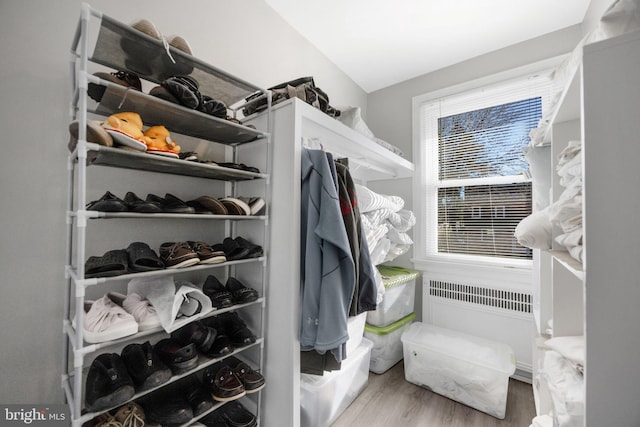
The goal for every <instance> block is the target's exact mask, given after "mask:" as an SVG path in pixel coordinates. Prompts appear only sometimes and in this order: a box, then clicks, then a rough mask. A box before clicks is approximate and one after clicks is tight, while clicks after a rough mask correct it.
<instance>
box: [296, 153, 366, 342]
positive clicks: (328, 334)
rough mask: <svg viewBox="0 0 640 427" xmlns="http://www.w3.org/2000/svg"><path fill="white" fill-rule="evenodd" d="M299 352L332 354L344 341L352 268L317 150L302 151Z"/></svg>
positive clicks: (332, 177) (331, 172)
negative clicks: (314, 351) (330, 352)
mask: <svg viewBox="0 0 640 427" xmlns="http://www.w3.org/2000/svg"><path fill="white" fill-rule="evenodd" d="M301 174H302V192H301V195H302V199H301V205H302V206H301V239H302V242H301V243H302V244H301V260H302V265H301V276H302V277H301V289H300V294H301V307H300V308H301V330H300V345H301V349H302V350H310V349H315V350H317V351H319V352H324V351H327V350H335V349H337V348H338V347H340V346H341V345H342V344H344V343H345V342H346V341H347V339H348V331H347V318H348V314H349V308H350V305H351V301H352V298H353V292H354V289H355V264H354V262H353V257H352V255H351V247H350V245H349V240H348V237H347V234H346V231H345V228H344V222H343V219H342V213H341V211H340V202H339V198H338V190H337V181H336V172H335V165H334V163H333V159H332V158H331V155H330V154H328V153H325V152H324V151H321V150H308V149H303V150H302V171H301Z"/></svg>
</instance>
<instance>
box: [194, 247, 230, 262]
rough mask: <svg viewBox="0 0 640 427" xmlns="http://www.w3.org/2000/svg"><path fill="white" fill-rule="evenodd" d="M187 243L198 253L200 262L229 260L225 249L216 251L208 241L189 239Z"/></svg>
mask: <svg viewBox="0 0 640 427" xmlns="http://www.w3.org/2000/svg"><path fill="white" fill-rule="evenodd" d="M187 244H188V245H189V246H190V247H191V249H193V251H194V252H195V253H196V254H197V255H198V258H199V259H200V264H220V263H223V262H225V261H226V260H227V258H226V257H225V255H224V251H214V250H213V248H212V247H211V245H209V244H208V243H205V242H193V241H188V242H187Z"/></svg>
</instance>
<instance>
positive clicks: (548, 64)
mask: <svg viewBox="0 0 640 427" xmlns="http://www.w3.org/2000/svg"><path fill="white" fill-rule="evenodd" d="M562 59H563V57H557V58H552V59H549V60H546V61H541V62H537V63H535V64H531V65H529V66H525V67H521V68H518V69H514V70H509V71H506V72H502V73H499V74H495V75H492V76H488V77H484V78H481V79H477V80H474V81H471V82H468V83H464V84H460V85H456V86H452V87H449V88H445V89H441V90H437V91H433V92H429V93H426V94H423V95H419V96H416V97H414V98H413V100H412V113H413V161H414V164H415V167H416V168H415V172H414V178H413V184H414V185H413V189H414V194H413V200H414V211H415V213H416V217H417V219H418V221H417V223H416V227H415V229H414V242H415V244H414V259H413V262H414V265H415V266H416V268H419V269H422V270H430V269H433V268H434V267H435V265H434V263H438V264H440V265H442V266H445V265H449V266H455V265H461V264H464V265H467V266H469V267H476V268H478V269H483V270H484V269H487V268H489V269H492V270H493V269H494V268H499V269H504V268H508V269H510V271H512V272H514V273H515V272H516V270H520V271H522V272H525V271H531V269H532V264H533V262H532V261H533V260H525V259H507V258H497V257H490V256H486V257H484V256H477V255H473V256H470V255H464V254H448V253H438V252H437V226H434V224H437V221H438V217H437V205H436V203H434V202H433V201H435V199H436V194H437V186H436V185H435V182H436V181H437V179H438V178H437V170H433V169H434V168H433V167H432V164H431V159H432V158H436V159H437V149H438V148H437V143H436V144H433V143H432V144H425V143H424V141H425V139H426V138H427V136H426V133H427V132H426V131H425V126H423V123H422V117H423V112H422V110H423V108H424V107H425V105H429V104H433V103H436V102H438V100H440V99H442V98H446V97H451V96H456V95H464V96H465V97H467V96H468V97H469V98H467V99H472V98H473V95H474V94H475V95H476V96H477V95H482V94H483V92H485V93H486V91H490V90H494V89H496V88H500V87H505V88H508V87H509V85H514V84H515V85H516V86H517V84H518V83H517V82H519V81H523V79H535V78H542V79H549V78H550V76H551V74H552V71H551V70H552V69H553V68H554V67H555V66H557V65H558V64H559V63H560V61H561V60H562ZM498 90H500V89H498ZM507 92H508V91H507ZM516 98H518V97H516ZM516 98H513V99H510V98H509V96H508V94H505V96H504V98H501V100H500V102H501V103H508V102H512V101H517V100H520V99H522V97H521V95H519V98H518V99H516ZM502 101H504V102H502ZM542 102H543V114H544V111H545V109H546V108H548V105H546V104H547V103H548V102H550V99H548V97H544V98H543V101H542ZM465 105H466V107H467V108H465V109H464V110H460V111H459V112H458V113H462V112H464V111H471V110H473V109H474V108H469V107H470V106H472V105H473V101H471V102H470V103H466V104H465ZM477 106H478V107H477V108H478V109H479V108H484V107H487V106H488V105H486V104H483V103H482V102H481V101H479V102H478V103H477ZM450 114H456V113H452V112H447V114H443V115H445V116H446V115H450ZM435 134H436V135H437V131H436V133H435ZM433 150H436V153H435V154H436V155H435V157H432V156H433V155H434V152H433ZM436 169H437V168H436ZM524 180H525V178H522V179H518V178H516V179H515V180H514V179H513V178H507V179H503V178H501V177H497V178H494V179H493V181H495V182H484V183H486V184H502V183H513V182H522V181H524ZM491 214H493V212H491Z"/></svg>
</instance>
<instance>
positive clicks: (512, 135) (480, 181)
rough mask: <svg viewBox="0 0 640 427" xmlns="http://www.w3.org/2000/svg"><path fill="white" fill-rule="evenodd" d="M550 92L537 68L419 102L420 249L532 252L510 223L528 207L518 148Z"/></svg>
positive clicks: (506, 254)
mask: <svg viewBox="0 0 640 427" xmlns="http://www.w3.org/2000/svg"><path fill="white" fill-rule="evenodd" d="M549 92H550V79H549V77H548V74H537V75H535V76H528V77H526V78H521V79H517V80H513V81H509V82H506V83H501V84H498V85H493V86H490V87H484V88H480V89H475V90H472V91H466V92H463V93H460V94H456V95H452V96H449V97H446V98H441V99H437V100H431V101H428V102H425V103H423V104H422V108H421V113H420V118H421V125H422V135H423V136H424V144H425V150H424V153H425V155H426V157H427V158H426V159H425V160H424V161H425V164H426V165H430V167H427V168H426V169H427V171H426V173H425V177H424V179H425V183H426V193H427V195H426V200H425V202H426V203H427V208H426V212H427V218H426V219H427V230H426V231H427V239H426V246H427V247H426V251H425V253H427V254H457V255H470V256H478V255H479V256H490V257H500V258H525V259H530V258H531V250H529V249H528V248H524V247H522V246H520V245H519V244H518V243H517V241H516V240H515V238H514V237H513V231H514V229H515V227H516V225H517V224H518V223H519V222H520V221H521V220H522V219H523V218H524V217H526V216H527V215H529V214H530V213H531V208H532V203H531V183H530V182H527V180H526V179H525V173H526V171H527V170H528V164H527V162H526V160H525V158H524V153H523V151H522V149H523V147H525V146H526V145H527V144H528V142H529V132H530V131H531V130H532V129H534V128H536V127H537V126H538V124H539V121H540V119H541V117H543V114H544V112H545V108H546V107H547V103H548V101H549V97H548V95H549Z"/></svg>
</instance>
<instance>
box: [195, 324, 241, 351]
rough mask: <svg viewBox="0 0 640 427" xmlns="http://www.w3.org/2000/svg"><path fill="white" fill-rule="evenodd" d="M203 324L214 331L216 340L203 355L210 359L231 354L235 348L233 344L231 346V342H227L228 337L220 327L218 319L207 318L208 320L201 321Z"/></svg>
mask: <svg viewBox="0 0 640 427" xmlns="http://www.w3.org/2000/svg"><path fill="white" fill-rule="evenodd" d="M203 322H204V324H205V325H207V326H209V327H211V328H213V329H215V330H216V332H217V334H216V339H215V341H214V342H213V344H212V345H211V347H210V348H209V351H207V352H206V353H205V354H206V355H207V356H210V357H222V356H225V355H227V354H230V353H232V352H233V351H234V350H235V348H234V347H233V344H231V340H229V336H228V335H227V334H226V333H225V331H224V329H223V328H222V325H221V323H220V319H218V317H217V316H213V317H209V318H208V319H204V320H203Z"/></svg>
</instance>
